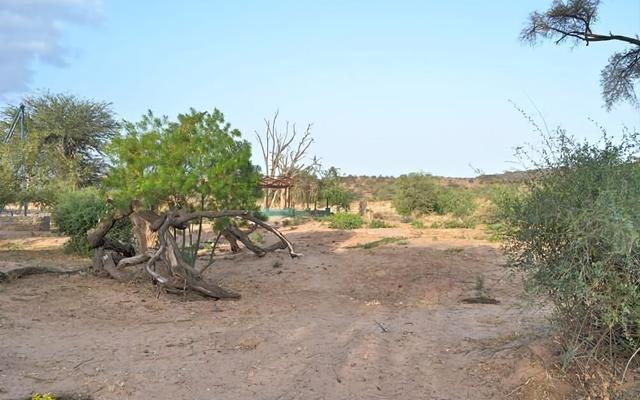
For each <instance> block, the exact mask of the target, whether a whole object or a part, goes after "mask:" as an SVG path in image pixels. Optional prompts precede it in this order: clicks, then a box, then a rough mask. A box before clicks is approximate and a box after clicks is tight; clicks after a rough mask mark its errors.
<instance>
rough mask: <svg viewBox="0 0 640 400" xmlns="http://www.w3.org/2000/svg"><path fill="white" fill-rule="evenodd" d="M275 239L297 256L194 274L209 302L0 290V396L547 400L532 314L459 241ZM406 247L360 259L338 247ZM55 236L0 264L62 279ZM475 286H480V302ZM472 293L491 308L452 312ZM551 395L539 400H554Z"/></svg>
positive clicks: (488, 258) (323, 234)
mask: <svg viewBox="0 0 640 400" xmlns="http://www.w3.org/2000/svg"><path fill="white" fill-rule="evenodd" d="M400 226H401V227H398V228H389V229H376V230H368V229H360V230H356V231H349V232H346V231H336V230H330V229H328V228H326V227H324V226H322V225H320V224H318V223H315V222H313V223H308V224H305V225H302V226H298V227H291V228H285V229H284V232H285V233H286V234H287V235H288V236H289V237H290V238H291V239H292V240H293V242H294V243H295V244H296V246H297V250H299V251H300V252H302V253H303V254H304V257H302V258H300V259H295V260H291V259H289V258H288V256H287V254H286V253H276V254H270V255H267V256H266V257H263V258H257V257H255V256H254V255H252V254H248V253H246V254H244V253H243V254H240V255H239V256H236V257H235V258H234V259H231V260H224V261H219V262H217V263H216V264H214V267H212V268H210V269H209V270H208V271H207V272H206V274H207V276H208V277H210V278H211V279H217V280H220V281H221V282H222V283H223V285H224V286H226V287H229V288H231V289H234V290H236V291H239V292H240V293H242V295H243V297H242V299H241V300H239V301H225V302H216V301H212V300H205V299H202V298H197V297H193V298H192V297H190V296H189V297H182V296H176V295H168V294H159V295H158V296H156V294H157V292H156V290H155V288H154V287H153V286H152V285H151V284H150V283H148V282H146V281H141V282H139V283H137V284H130V285H125V284H121V283H118V282H115V281H111V280H108V279H105V278H95V277H93V276H91V275H79V274H76V275H71V276H56V275H38V276H31V277H25V278H22V279H19V280H17V281H14V282H10V283H6V284H2V285H0V398H2V399H22V398H25V397H27V396H29V395H30V394H31V393H33V392H45V391H48V392H53V393H58V394H60V393H83V394H87V395H90V396H91V397H92V398H94V399H123V398H132V399H273V400H276V399H283V400H284V399H332V400H334V399H500V398H511V399H514V398H515V399H517V398H525V399H542V398H548V396H549V393H552V394H553V393H559V392H560V391H561V390H560V389H561V388H559V387H554V386H553V382H552V381H551V380H550V379H549V378H548V376H547V375H546V373H545V368H546V366H545V365H544V364H543V362H542V361H541V359H545V358H548V357H547V356H548V353H545V352H548V350H547V349H546V346H545V345H542V344H541V343H546V342H547V341H548V340H546V339H544V338H547V337H548V336H549V332H548V328H547V326H548V325H547V322H546V320H545V316H544V314H545V311H544V310H543V308H541V307H540V306H539V305H534V304H531V303H530V302H529V301H528V300H526V299H525V298H524V297H523V289H522V283H521V282H520V280H519V279H518V277H517V276H513V275H511V274H510V273H509V272H508V271H507V270H506V269H505V268H504V266H503V264H504V259H503V257H502V255H501V253H500V251H499V250H498V248H497V246H496V245H495V244H491V243H489V242H486V241H483V240H478V239H473V238H475V237H478V232H476V231H467V230H433V229H424V230H416V229H413V228H411V227H409V226H407V225H400ZM383 237H406V238H407V239H406V241H400V242H397V243H389V244H386V245H383V246H380V247H376V248H372V249H362V248H350V247H352V246H355V245H357V244H359V243H360V244H362V243H368V242H372V241H374V240H377V239H380V238H383ZM61 244H62V239H60V238H54V237H29V238H25V239H18V238H15V237H5V238H2V237H1V235H0V267H2V268H4V269H5V270H6V269H10V268H12V267H15V266H16V265H52V266H58V267H65V268H75V267H77V266H81V265H86V264H87V263H88V261H87V260H85V259H81V258H74V257H70V256H67V255H64V254H63V253H62V252H61V250H60V246H61ZM481 286H482V290H480V289H481V288H480V287H481ZM479 292H482V294H484V295H485V296H486V297H489V298H492V299H496V300H498V301H499V304H466V303H464V302H462V300H463V299H465V298H469V297H474V296H477V295H478V294H480V293H479ZM558 396H559V395H555V394H554V395H553V396H552V397H553V398H556V397H557V398H559V397H558Z"/></svg>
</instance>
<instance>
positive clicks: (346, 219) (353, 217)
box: [328, 212, 364, 230]
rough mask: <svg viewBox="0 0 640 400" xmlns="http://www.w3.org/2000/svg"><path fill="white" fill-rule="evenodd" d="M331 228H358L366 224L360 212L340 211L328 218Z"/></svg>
mask: <svg viewBox="0 0 640 400" xmlns="http://www.w3.org/2000/svg"><path fill="white" fill-rule="evenodd" d="M328 221H329V228H332V229H344V230H351V229H358V228H361V227H362V225H364V221H363V220H362V217H361V216H360V215H359V214H351V213H347V212H340V213H336V214H333V215H332V216H330V217H329V218H328Z"/></svg>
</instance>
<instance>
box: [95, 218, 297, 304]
mask: <svg viewBox="0 0 640 400" xmlns="http://www.w3.org/2000/svg"><path fill="white" fill-rule="evenodd" d="M127 217H129V218H130V219H131V221H132V223H133V230H132V232H133V235H134V242H135V246H133V245H131V244H128V243H120V242H114V241H110V240H108V239H107V238H106V237H105V236H106V235H107V233H108V232H109V230H110V229H111V228H112V227H113V225H114V224H115V222H117V221H118V220H119V219H122V218H127ZM217 218H239V219H242V220H245V221H249V222H251V223H253V224H254V225H255V226H256V227H261V228H263V229H265V230H266V231H268V232H270V233H272V234H273V235H274V236H275V237H276V238H277V239H278V242H277V243H276V244H274V245H271V246H269V247H266V248H263V247H260V246H259V245H257V244H255V243H254V242H253V241H252V240H251V238H250V237H249V235H248V234H247V233H245V232H243V231H242V230H241V229H239V228H237V227H236V226H234V225H230V226H229V227H228V228H226V229H224V230H223V231H222V232H221V233H220V235H222V236H223V237H225V238H227V239H228V241H229V242H230V243H231V246H232V250H235V251H238V250H239V248H240V247H239V245H238V242H240V243H242V244H243V245H244V246H245V247H246V248H247V249H248V250H250V251H252V252H253V253H254V254H256V255H257V256H260V257H262V256H264V255H266V254H267V253H269V252H273V251H276V250H279V249H286V250H287V251H288V252H289V255H290V256H291V258H295V257H298V256H300V254H298V253H296V252H295V250H294V248H293V244H292V243H291V242H290V241H289V240H288V239H287V238H286V237H285V236H284V235H283V234H282V233H281V232H280V231H278V230H277V229H276V228H274V227H272V226H271V225H269V224H267V223H266V222H264V221H261V220H259V219H258V218H255V217H254V216H253V215H251V213H250V212H249V211H244V210H227V211H197V212H192V213H187V212H185V211H183V210H180V209H178V210H171V211H168V212H167V213H165V214H163V215H157V214H155V213H153V212H151V211H148V210H141V211H136V212H133V210H130V212H127V213H122V212H119V213H114V214H113V215H110V216H109V217H107V218H106V219H105V220H104V221H103V222H101V223H99V224H98V226H96V228H95V229H93V230H91V231H89V232H88V234H87V236H88V239H89V243H90V245H91V247H92V248H94V249H95V255H94V258H93V268H94V272H95V273H96V274H98V275H103V276H104V275H107V276H110V277H112V278H114V279H116V280H118V281H121V282H129V281H131V280H132V279H134V275H133V274H131V273H130V272H128V271H126V270H125V268H127V267H132V266H142V270H143V271H144V272H145V273H146V274H147V275H149V276H150V277H151V279H152V281H153V282H154V283H155V284H157V285H158V286H159V287H160V288H163V289H165V290H166V291H168V292H171V293H176V292H184V291H186V290H192V291H194V292H197V293H199V294H201V295H204V296H207V297H212V298H215V299H236V298H239V297H240V295H239V294H238V293H235V292H233V291H230V290H227V289H224V288H222V287H220V286H218V285H217V284H215V283H212V282H207V281H206V280H205V279H204V278H203V277H202V275H201V272H199V271H198V270H196V268H194V267H192V266H191V265H190V264H189V263H187V262H186V261H185V259H184V257H183V255H182V252H181V251H180V248H179V247H178V244H177V243H176V238H175V237H174V235H173V234H172V230H174V231H175V230H184V229H186V227H187V226H188V225H189V223H190V222H191V221H193V220H200V219H211V220H213V219H217ZM216 243H217V241H216ZM234 245H235V246H234ZM214 250H215V248H214V249H212V251H214ZM196 253H197V252H196ZM205 269H206V268H205ZM203 270H204V269H203Z"/></svg>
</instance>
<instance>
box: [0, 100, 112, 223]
mask: <svg viewBox="0 0 640 400" xmlns="http://www.w3.org/2000/svg"><path fill="white" fill-rule="evenodd" d="M22 103H23V104H24V106H25V121H24V124H25V126H26V130H27V135H26V138H25V139H24V140H23V138H21V137H20V136H21V135H19V134H17V135H14V136H13V137H12V138H11V140H10V141H9V142H8V143H0V160H1V161H0V164H1V166H0V169H1V170H0V173H2V174H3V177H0V179H3V180H6V181H7V186H4V185H3V187H9V186H10V187H12V188H14V189H15V190H14V192H13V195H12V197H13V198H12V199H11V201H21V202H22V203H23V204H24V205H25V208H24V209H25V212H26V204H27V203H28V202H29V201H32V202H38V203H41V204H45V205H49V204H51V203H52V202H53V201H54V200H55V199H54V198H55V193H56V192H58V191H59V190H60V188H62V187H65V188H69V187H83V186H88V185H93V184H96V183H97V182H98V181H99V179H100V178H101V177H102V175H103V174H104V172H105V168H106V164H105V159H104V154H103V152H102V151H103V148H104V146H105V144H106V143H107V142H108V141H109V140H110V139H111V138H112V137H113V136H114V135H115V134H116V132H117V130H118V127H119V125H118V122H117V121H116V120H115V117H114V113H113V111H112V110H111V105H110V104H109V103H105V102H100V101H94V100H86V99H81V98H78V97H76V96H73V95H65V94H51V93H44V94H41V95H36V96H27V97H25V98H24V99H22ZM17 112H18V106H17V105H8V106H7V107H5V108H3V109H2V110H0V132H3V133H4V132H6V131H7V130H8V129H9V127H10V126H11V124H12V123H13V120H14V118H15V116H16V113H17ZM2 183H5V182H4V181H3V182H2ZM9 184H10V185H9Z"/></svg>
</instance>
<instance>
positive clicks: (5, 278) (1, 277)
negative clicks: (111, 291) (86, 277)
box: [0, 266, 90, 283]
mask: <svg viewBox="0 0 640 400" xmlns="http://www.w3.org/2000/svg"><path fill="white" fill-rule="evenodd" d="M89 268H90V267H82V268H78V269H73V270H63V269H57V268H50V267H40V266H27V267H18V268H14V269H10V270H9V271H6V272H2V271H0V283H2V282H10V281H14V280H16V279H20V278H22V277H23V276H28V275H37V274H56V275H70V274H75V273H78V272H82V271H87V270H88V269H89Z"/></svg>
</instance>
